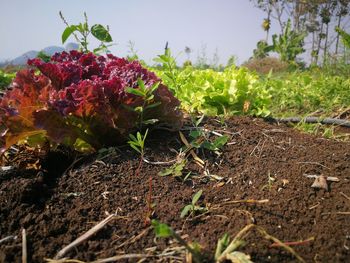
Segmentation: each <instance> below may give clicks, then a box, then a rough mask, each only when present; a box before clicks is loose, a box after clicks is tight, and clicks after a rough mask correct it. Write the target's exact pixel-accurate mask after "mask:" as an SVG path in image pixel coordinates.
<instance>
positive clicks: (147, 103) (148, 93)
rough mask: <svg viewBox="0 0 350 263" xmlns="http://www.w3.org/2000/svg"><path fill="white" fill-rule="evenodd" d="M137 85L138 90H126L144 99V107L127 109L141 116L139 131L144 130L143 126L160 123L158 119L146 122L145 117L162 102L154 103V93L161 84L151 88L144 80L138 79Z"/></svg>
mask: <svg viewBox="0 0 350 263" xmlns="http://www.w3.org/2000/svg"><path fill="white" fill-rule="evenodd" d="M137 83H138V89H133V88H126V92H128V93H130V94H133V95H135V96H139V97H142V98H143V105H141V106H138V107H135V108H131V107H127V108H128V109H129V110H131V111H134V112H137V113H138V114H139V121H138V122H139V129H142V125H148V124H154V123H156V122H157V121H158V120H157V119H148V120H145V119H144V117H145V114H146V113H147V111H148V110H150V109H152V108H155V107H157V106H159V105H160V104H161V103H160V102H157V103H154V102H153V101H154V94H153V93H154V92H155V91H156V89H157V88H158V87H159V84H160V82H156V83H154V84H153V85H152V86H150V87H146V84H145V83H144V81H143V80H142V79H138V80H137Z"/></svg>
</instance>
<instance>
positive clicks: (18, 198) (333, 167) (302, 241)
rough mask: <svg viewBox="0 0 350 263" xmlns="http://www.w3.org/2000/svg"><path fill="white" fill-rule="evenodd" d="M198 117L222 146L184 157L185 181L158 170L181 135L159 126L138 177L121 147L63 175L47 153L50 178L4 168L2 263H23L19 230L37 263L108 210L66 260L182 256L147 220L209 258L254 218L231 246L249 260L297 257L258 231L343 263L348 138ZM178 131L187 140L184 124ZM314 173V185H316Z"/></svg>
mask: <svg viewBox="0 0 350 263" xmlns="http://www.w3.org/2000/svg"><path fill="white" fill-rule="evenodd" d="M203 124H204V127H205V128H206V129H207V130H210V131H214V133H212V135H211V136H213V137H215V136H218V134H225V135H227V136H228V137H229V141H228V143H227V145H225V146H224V147H223V148H222V151H221V153H218V154H216V153H214V152H213V151H208V150H201V149H200V150H199V151H198V152H197V155H198V156H199V158H201V159H202V160H203V161H204V162H205V164H204V167H200V166H199V165H198V164H196V163H195V162H194V160H193V158H192V156H191V155H189V156H188V158H187V159H188V162H187V164H186V166H185V168H184V170H183V174H184V175H188V174H189V172H191V173H190V174H189V176H188V178H187V180H185V181H184V180H182V179H181V178H178V177H172V176H171V175H170V176H159V175H158V173H159V172H160V171H163V170H164V169H165V168H169V167H170V166H171V161H172V160H174V159H176V157H177V156H178V154H177V153H176V151H179V150H180V149H181V148H183V147H184V144H183V142H182V140H181V138H180V136H179V133H178V132H170V131H166V130H155V131H152V132H151V134H150V135H149V137H148V138H147V140H146V143H147V145H146V150H145V159H147V160H148V161H149V162H148V163H147V162H143V163H142V166H141V169H140V170H139V172H138V167H139V156H138V155H137V153H136V152H135V151H133V150H132V149H131V148H130V147H129V146H128V145H123V146H120V147H118V148H113V149H112V148H111V149H108V150H106V151H105V152H104V153H100V155H96V156H95V158H94V159H93V160H92V161H91V157H90V158H87V159H89V161H87V159H84V160H85V161H84V160H82V161H80V163H79V165H75V166H74V169H68V171H67V172H65V173H62V171H64V170H65V169H66V168H67V163H66V161H67V160H66V161H65V162H62V160H60V158H54V159H52V158H51V161H50V162H51V164H50V167H51V168H50V169H49V172H48V173H42V172H36V173H30V174H28V173H23V172H16V171H12V172H2V174H0V204H1V205H0V239H1V241H0V262H21V257H22V234H21V233H22V229H23V228H24V229H26V238H27V254H28V256H27V257H28V262H45V259H53V258H54V257H55V255H56V254H57V253H58V251H60V250H61V249H62V248H63V247H65V246H66V245H68V244H70V243H71V242H72V241H74V240H75V239H76V238H78V237H79V236H81V235H82V234H84V233H85V232H87V231H88V230H90V229H91V228H92V227H93V226H95V225H96V224H98V223H99V222H100V221H102V220H103V219H105V218H106V217H107V216H108V214H112V213H115V214H116V216H115V217H114V218H113V220H111V221H109V222H108V223H107V224H106V225H105V226H104V227H102V228H101V229H100V230H99V231H98V232H97V233H96V234H94V235H93V236H91V237H90V238H88V239H87V240H85V241H83V242H82V243H81V244H79V245H78V246H76V247H75V248H73V249H71V250H69V251H68V252H67V253H65V254H64V257H66V258H70V259H79V260H81V261H94V260H98V259H104V258H108V257H114V256H120V257H119V258H123V257H124V259H123V260H121V261H122V262H136V261H138V260H140V259H144V261H142V262H183V261H184V260H185V253H186V250H185V249H184V247H183V246H182V245H181V244H179V243H177V241H175V240H174V239H172V238H165V239H160V238H155V234H154V231H153V229H152V227H151V226H150V224H149V218H151V219H157V220H159V221H160V222H163V223H167V224H168V225H170V226H171V227H172V228H173V229H174V230H175V231H177V233H178V234H179V235H180V236H181V237H182V238H183V239H184V240H185V241H186V242H188V243H193V242H196V243H198V244H199V245H200V246H201V248H202V251H205V253H206V255H207V257H206V258H207V260H208V258H210V257H213V255H214V252H215V248H216V245H217V241H218V239H219V238H221V237H222V236H223V235H224V234H225V233H228V234H229V235H230V236H231V237H232V238H233V237H234V236H235V235H236V234H237V233H238V232H239V231H240V230H241V229H243V228H244V227H245V226H247V225H250V224H255V225H256V226H258V227H255V228H253V230H252V231H250V232H248V233H247V235H244V240H245V246H243V247H242V248H239V251H241V252H244V253H246V254H249V255H250V256H251V260H252V261H254V262H296V261H297V259H296V257H295V255H292V254H291V253H290V252H288V251H286V250H284V249H283V248H282V247H281V246H280V244H278V243H275V241H274V240H272V239H271V238H270V239H269V238H268V237H269V236H267V235H266V234H265V235H263V234H262V231H258V229H260V230H261V229H263V230H264V231H266V233H268V234H269V235H270V236H273V237H275V238H277V239H279V240H280V241H282V242H284V243H286V244H289V245H290V247H291V248H292V249H294V251H295V252H296V253H297V254H298V255H300V257H302V258H303V259H304V260H305V261H306V262H349V261H350V183H349V182H350V181H349V180H350V143H344V142H337V141H333V140H328V139H324V138H320V137H314V136H310V135H307V134H302V133H300V132H298V131H296V130H293V129H291V128H288V127H287V126H285V125H280V126H278V125H276V124H269V123H267V122H264V121H263V120H261V119H253V118H249V117H234V118H232V119H229V120H225V122H220V121H217V120H215V119H208V120H205V121H204V122H203ZM183 134H184V135H185V137H186V138H187V139H189V131H186V130H185V131H183ZM55 160H56V163H55ZM55 166H57V169H56V170H60V171H61V173H55V171H54V170H53V169H52V167H55ZM315 179H318V180H316V181H317V182H316V183H320V184H321V185H320V186H319V187H316V188H315V187H311V186H312V185H313V183H314V182H315ZM327 179H331V180H327ZM326 188H328V189H326ZM199 190H202V191H203V194H202V196H201V198H200V199H199V201H198V202H197V205H198V206H201V207H205V208H207V209H205V210H203V211H201V212H197V213H195V214H191V215H189V216H188V217H185V218H180V214H181V211H182V209H183V208H184V206H186V205H188V204H190V203H191V200H192V197H193V195H194V194H195V193H196V192H198V191H199ZM129 254H136V255H129ZM127 257H132V258H131V259H125V258H127ZM114 260H117V258H114ZM203 261H204V259H203ZM104 262H112V261H104Z"/></svg>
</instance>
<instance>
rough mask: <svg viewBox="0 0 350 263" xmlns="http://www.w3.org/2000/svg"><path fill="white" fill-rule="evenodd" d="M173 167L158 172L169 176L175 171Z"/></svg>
mask: <svg viewBox="0 0 350 263" xmlns="http://www.w3.org/2000/svg"><path fill="white" fill-rule="evenodd" d="M173 171H174V170H173V169H172V168H166V169H165V170H163V171H160V172H159V173H158V175H159V176H167V175H171V174H172V173H173Z"/></svg>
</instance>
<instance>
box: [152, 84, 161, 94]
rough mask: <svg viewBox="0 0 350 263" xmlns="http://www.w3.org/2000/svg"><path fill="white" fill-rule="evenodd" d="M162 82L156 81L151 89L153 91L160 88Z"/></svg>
mask: <svg viewBox="0 0 350 263" xmlns="http://www.w3.org/2000/svg"><path fill="white" fill-rule="evenodd" d="M159 84H160V82H156V83H154V84H153V85H152V87H151V89H150V91H151V93H153V92H154V91H155V90H156V89H158V87H159Z"/></svg>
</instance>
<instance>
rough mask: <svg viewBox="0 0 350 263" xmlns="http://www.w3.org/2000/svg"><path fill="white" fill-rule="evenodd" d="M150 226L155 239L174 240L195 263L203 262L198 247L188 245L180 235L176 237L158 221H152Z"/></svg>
mask: <svg viewBox="0 0 350 263" xmlns="http://www.w3.org/2000/svg"><path fill="white" fill-rule="evenodd" d="M152 226H153V228H154V232H155V234H156V237H161V238H167V237H173V238H175V239H176V240H177V241H178V242H179V243H180V244H181V245H182V246H184V247H185V248H186V249H187V250H188V251H189V252H190V253H191V254H192V256H193V261H194V262H196V263H201V262H203V260H202V256H201V253H200V251H199V246H193V244H192V245H189V244H188V243H187V242H186V241H185V240H184V239H183V238H182V237H181V236H180V235H178V234H177V233H176V232H175V231H174V230H173V229H172V228H171V227H170V226H168V225H167V224H164V223H160V222H159V221H158V220H155V219H153V220H152Z"/></svg>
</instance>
